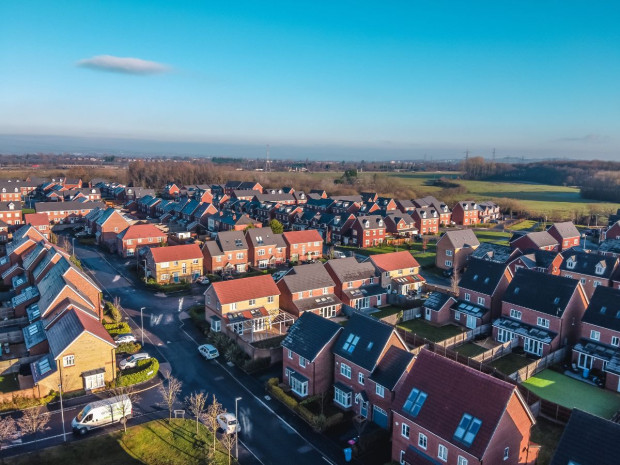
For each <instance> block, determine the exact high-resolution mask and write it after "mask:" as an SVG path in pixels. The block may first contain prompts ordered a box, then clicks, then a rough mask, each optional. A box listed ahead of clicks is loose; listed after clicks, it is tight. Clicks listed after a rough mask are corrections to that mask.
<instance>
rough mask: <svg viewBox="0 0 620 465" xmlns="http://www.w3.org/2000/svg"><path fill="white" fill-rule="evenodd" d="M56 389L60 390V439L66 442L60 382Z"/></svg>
mask: <svg viewBox="0 0 620 465" xmlns="http://www.w3.org/2000/svg"><path fill="white" fill-rule="evenodd" d="M58 390H59V391H60V421H62V440H63V442H67V433H66V431H65V409H64V408H63V407H62V382H61V383H60V384H58Z"/></svg>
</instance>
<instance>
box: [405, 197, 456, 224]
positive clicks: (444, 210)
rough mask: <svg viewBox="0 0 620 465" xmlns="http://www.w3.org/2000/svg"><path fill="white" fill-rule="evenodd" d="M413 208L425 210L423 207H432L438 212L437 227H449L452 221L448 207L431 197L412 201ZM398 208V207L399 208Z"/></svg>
mask: <svg viewBox="0 0 620 465" xmlns="http://www.w3.org/2000/svg"><path fill="white" fill-rule="evenodd" d="M412 205H413V207H414V208H415V207H418V208H425V207H433V208H434V209H435V210H437V211H438V212H439V225H440V226H446V225H449V224H450V222H451V221H452V212H451V211H450V207H448V206H447V205H446V204H445V203H443V202H440V201H439V200H437V199H436V198H435V197H433V196H432V195H429V196H426V197H422V198H421V199H414V200H413V202H412ZM399 208H400V207H399Z"/></svg>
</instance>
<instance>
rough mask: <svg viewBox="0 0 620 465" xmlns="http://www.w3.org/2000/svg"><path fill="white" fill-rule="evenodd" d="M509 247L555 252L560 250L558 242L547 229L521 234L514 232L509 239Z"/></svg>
mask: <svg viewBox="0 0 620 465" xmlns="http://www.w3.org/2000/svg"><path fill="white" fill-rule="evenodd" d="M509 242H510V247H512V248H513V249H516V248H519V249H521V250H530V249H540V250H549V251H551V252H557V251H559V250H560V246H559V243H558V241H557V239H555V238H554V237H553V236H552V235H551V234H549V233H548V232H547V231H536V232H529V233H525V234H523V233H522V232H516V233H514V234H513V235H512V237H511V238H510V240H509Z"/></svg>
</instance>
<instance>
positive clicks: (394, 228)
mask: <svg viewBox="0 0 620 465" xmlns="http://www.w3.org/2000/svg"><path fill="white" fill-rule="evenodd" d="M384 221H385V229H386V232H387V233H389V234H391V235H392V236H394V237H405V238H410V237H411V236H415V235H416V234H418V229H417V228H416V225H415V221H414V220H413V218H412V217H411V215H409V214H407V213H400V212H391V213H389V214H388V215H387V216H386V217H385V218H384Z"/></svg>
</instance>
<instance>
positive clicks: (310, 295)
mask: <svg viewBox="0 0 620 465" xmlns="http://www.w3.org/2000/svg"><path fill="white" fill-rule="evenodd" d="M312 294H313V290H312V289H310V290H309V291H308V297H312Z"/></svg>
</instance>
